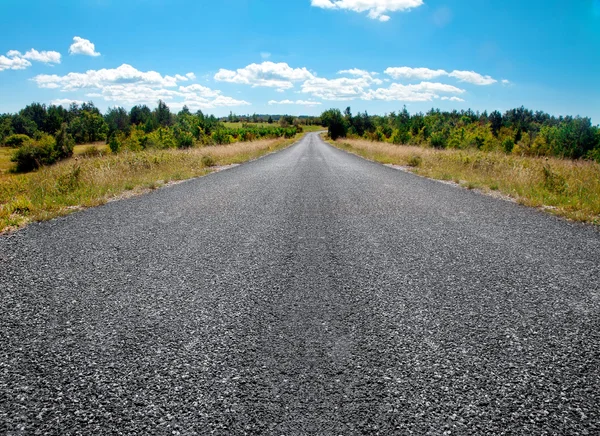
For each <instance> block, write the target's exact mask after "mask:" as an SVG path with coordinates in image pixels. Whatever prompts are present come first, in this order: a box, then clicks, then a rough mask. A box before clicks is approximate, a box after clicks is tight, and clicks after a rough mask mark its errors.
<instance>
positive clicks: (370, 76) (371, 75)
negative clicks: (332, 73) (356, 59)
mask: <svg viewBox="0 0 600 436" xmlns="http://www.w3.org/2000/svg"><path fill="white" fill-rule="evenodd" d="M338 74H344V75H349V76H354V77H361V78H363V79H365V80H368V81H370V82H371V83H374V84H376V85H381V84H382V83H383V81H382V80H381V79H377V78H376V77H375V76H377V75H378V73H375V72H368V71H365V70H360V69H358V68H351V69H349V70H341V71H338Z"/></svg>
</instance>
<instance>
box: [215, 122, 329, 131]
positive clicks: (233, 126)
mask: <svg viewBox="0 0 600 436" xmlns="http://www.w3.org/2000/svg"><path fill="white" fill-rule="evenodd" d="M223 124H224V125H225V127H227V128H229V129H241V128H242V125H243V124H246V125H248V126H250V127H269V126H274V125H275V126H276V125H277V123H276V122H273V124H269V123H229V122H226V123H223ZM302 128H303V129H304V131H305V132H319V131H321V130H327V129H326V128H325V127H323V126H304V125H303V126H302Z"/></svg>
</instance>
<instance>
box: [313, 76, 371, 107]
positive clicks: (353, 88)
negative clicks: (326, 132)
mask: <svg viewBox="0 0 600 436" xmlns="http://www.w3.org/2000/svg"><path fill="white" fill-rule="evenodd" d="M371 83H372V82H371V80H369V79H366V78H364V77H357V78H347V77H341V78H339V79H324V78H319V77H315V78H314V79H310V80H307V81H305V82H304V83H303V84H302V92H303V93H306V94H312V95H313V96H315V97H318V98H322V99H323V100H338V101H343V100H354V99H356V98H361V97H362V96H363V95H364V94H365V92H366V91H367V90H368V89H369V88H370V87H371Z"/></svg>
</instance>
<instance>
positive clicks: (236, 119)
mask: <svg viewBox="0 0 600 436" xmlns="http://www.w3.org/2000/svg"><path fill="white" fill-rule="evenodd" d="M282 119H283V121H282ZM220 120H221V121H227V122H230V123H267V124H273V123H287V124H289V125H292V124H296V125H304V126H321V125H322V124H321V118H320V117H313V116H308V115H301V116H298V117H292V116H290V115H266V114H256V113H255V114H252V115H250V114H248V115H238V114H235V113H233V112H229V115H228V116H226V117H222V118H220Z"/></svg>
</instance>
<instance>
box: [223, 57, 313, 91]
mask: <svg viewBox="0 0 600 436" xmlns="http://www.w3.org/2000/svg"><path fill="white" fill-rule="evenodd" d="M313 77H314V76H313V74H312V73H311V72H310V71H308V70H307V69H306V68H292V67H290V66H289V65H288V64H286V63H284V62H280V63H273V62H263V63H261V64H250V65H248V66H247V67H245V68H240V69H238V70H236V71H232V70H226V69H223V68H222V69H220V70H219V72H218V73H217V74H215V77H214V78H215V80H217V81H219V82H230V83H239V84H244V85H251V86H252V87H253V88H255V87H257V86H262V87H269V88H278V89H290V88H293V87H294V82H301V81H303V80H307V79H311V78H313Z"/></svg>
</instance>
